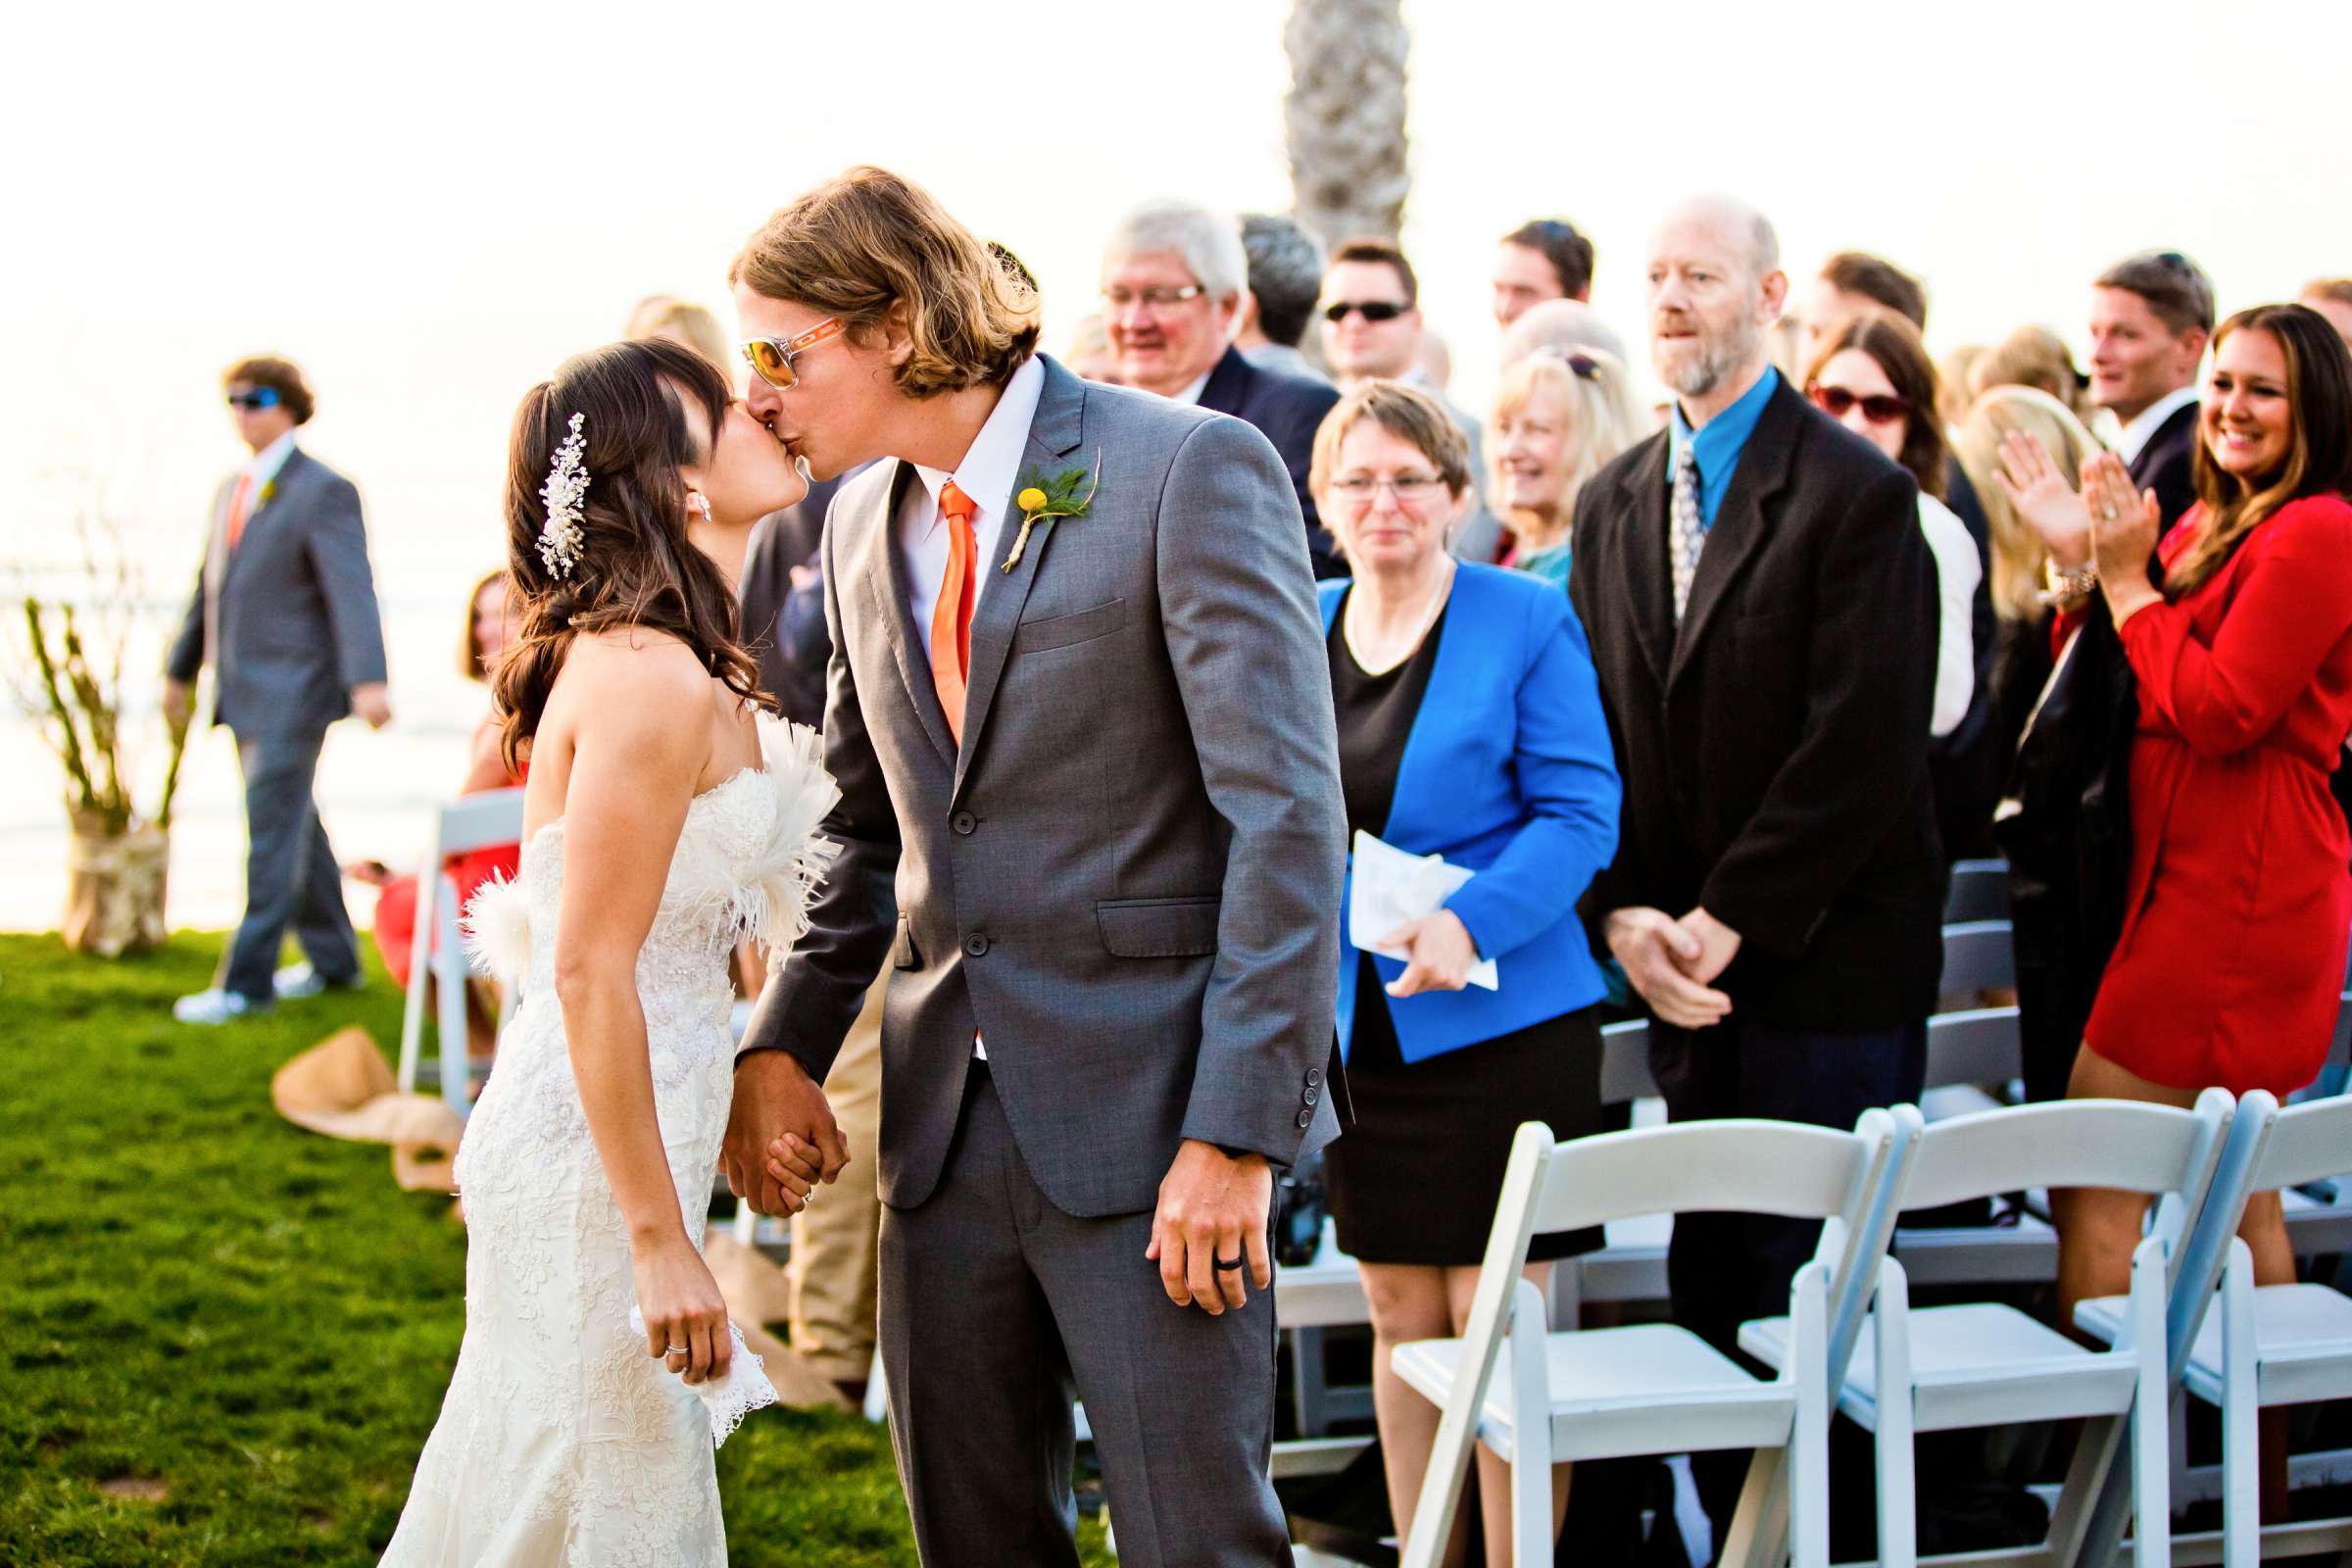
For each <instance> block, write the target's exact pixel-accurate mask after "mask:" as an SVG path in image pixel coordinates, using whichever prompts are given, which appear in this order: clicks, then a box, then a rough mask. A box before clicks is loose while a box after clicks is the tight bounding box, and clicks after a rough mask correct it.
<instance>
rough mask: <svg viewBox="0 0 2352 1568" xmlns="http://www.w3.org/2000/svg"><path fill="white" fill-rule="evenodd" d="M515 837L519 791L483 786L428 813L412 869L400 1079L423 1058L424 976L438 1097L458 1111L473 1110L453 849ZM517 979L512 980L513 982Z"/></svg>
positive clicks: (461, 851) (510, 997) (507, 1003)
mask: <svg viewBox="0 0 2352 1568" xmlns="http://www.w3.org/2000/svg"><path fill="white" fill-rule="evenodd" d="M521 842H522V791H521V790H519V789H506V790H483V791H481V792H479V793H478V794H474V795H466V796H461V797H459V798H458V799H457V800H454V801H450V802H448V803H446V804H445V805H443V806H442V807H441V808H440V809H439V810H438V811H437V812H436V813H435V814H434V817H433V837H432V842H431V843H430V844H428V845H427V846H426V847H425V854H424V859H423V861H422V863H421V868H420V869H419V870H418V871H417V924H416V928H415V932H414V936H413V939H412V941H411V944H410V949H409V952H410V958H409V997H408V1005H407V1008H406V1010H405V1011H404V1012H403V1013H402V1015H401V1021H400V1087H401V1089H402V1091H403V1092H404V1093H407V1092H412V1091H414V1090H415V1089H416V1087H417V1075H418V1070H419V1068H420V1066H421V1065H422V1063H421V1060H420V1053H421V1050H422V1046H423V1040H424V991H425V985H424V981H425V977H426V976H427V975H430V976H431V977H432V983H433V997H434V1003H435V1010H436V1012H437V1013H438V1019H437V1023H436V1027H435V1029H434V1042H433V1049H434V1058H433V1062H434V1068H435V1071H436V1073H437V1075H438V1077H439V1080H440V1086H441V1098H442V1099H443V1100H445V1101H447V1102H448V1103H449V1105H450V1108H452V1109H453V1110H455V1111H456V1112H457V1113H458V1114H459V1115H461V1116H469V1115H471V1114H472V1113H473V1098H472V1096H471V1094H470V1093H469V1091H470V1089H471V1088H472V1084H471V1081H470V1079H469V1076H468V1073H467V1068H466V944H465V940H464V938H463V937H462V936H461V935H460V933H459V928H458V919H459V916H461V915H462V914H464V913H465V911H464V910H463V909H460V908H459V907H458V884H457V881H456V879H455V878H453V877H451V875H450V874H449V871H448V867H447V862H448V859H449V858H450V857H451V856H453V855H466V854H469V853H470V852H472V851H474V850H486V849H491V848H493V847H495V846H497V845H501V844H519V843H521ZM519 984H520V982H519V980H518V981H517V982H516V985H517V986H518V985H519ZM514 1002H515V997H514V994H513V990H512V988H510V991H509V992H508V994H506V996H505V997H504V1000H503V1001H502V1003H501V1005H500V1010H499V1019H498V1022H499V1026H500V1027H501V1028H502V1029H503V1028H504V1027H505V1026H506V1021H507V1014H508V1012H509V1011H510V1010H511V1009H512V1007H513V1005H514Z"/></svg>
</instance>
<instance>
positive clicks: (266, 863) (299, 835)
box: [220, 732, 423, 1003]
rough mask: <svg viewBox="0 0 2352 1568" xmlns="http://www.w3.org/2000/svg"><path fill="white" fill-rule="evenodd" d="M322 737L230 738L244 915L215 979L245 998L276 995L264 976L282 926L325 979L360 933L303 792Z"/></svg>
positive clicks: (348, 961)
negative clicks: (241, 796)
mask: <svg viewBox="0 0 2352 1568" xmlns="http://www.w3.org/2000/svg"><path fill="white" fill-rule="evenodd" d="M325 739H326V737H325V735H324V734H323V733H318V732H314V733H309V734H295V735H255V736H246V735H239V736H238V737H237V763H238V765H239V766H240V767H242V768H243V769H244V770H245V832H246V849H245V918H244V919H243V920H241V921H239V922H238V924H237V934H236V935H235V936H234V937H233V938H231V939H230V941H229V945H228V954H227V956H226V957H225V958H223V959H222V961H221V982H220V983H221V990H223V991H234V992H237V993H239V994H240V995H242V996H243V997H244V998H245V999H246V1000H247V1001H249V1002H259V1003H268V1002H270V1001H273V1000H274V999H275V996H276V993H275V991H274V990H273V989H272V988H271V983H270V982H271V980H272V978H273V977H274V976H275V974H276V972H277V955H278V949H279V947H280V946H281V945H282V944H283V943H284V941H285V935H286V928H287V927H288V926H292V927H293V928H294V939H295V940H296V941H297V942H299V943H301V944H302V953H303V956H304V957H306V958H309V959H310V960H311V966H312V967H313V968H315V969H317V970H318V971H319V973H320V974H321V975H324V976H325V977H326V978H327V979H328V980H330V981H345V980H349V979H351V978H352V977H353V976H355V975H357V974H358V973H359V972H360V947H359V940H358V938H356V937H354V936H353V935H352V930H351V914H350V911H349V910H347V909H345V908H344V907H343V870H342V867H341V866H339V865H337V864H336V863H335V852H334V851H333V850H332V849H331V848H329V847H328V845H327V842H326V828H325V827H324V825H322V824H321V823H320V822H319V803H318V802H317V801H316V800H314V799H312V796H311V780H312V776H313V775H314V774H316V773H317V772H318V770H319V746H320V745H321V744H322V743H323V742H324V741H325ZM418 940H419V941H422V940H423V938H422V937H421V935H420V936H419V938H418Z"/></svg>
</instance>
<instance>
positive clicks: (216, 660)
mask: <svg viewBox="0 0 2352 1568" xmlns="http://www.w3.org/2000/svg"><path fill="white" fill-rule="evenodd" d="M235 491H236V481H235V480H234V479H230V480H227V481H225V482H223V483H222V484H221V489H220V491H219V493H217V494H216V495H215V496H214V497H213V525H212V529H211V531H210V532H209V533H208V534H207V535H206V546H205V555H204V564H202V565H201V566H199V567H198V568H197V572H196V592H195V595H194V597H193V598H192V599H190V601H189V603H188V613H187V616H186V618H185V619H184V620H183V621H182V622H181V625H180V630H179V636H178V638H177V640H176V641H174V642H173V643H172V655H171V658H170V659H169V660H168V661H167V662H166V663H165V673H166V674H168V675H170V676H171V677H172V679H173V680H177V681H193V680H195V678H196V674H197V671H198V670H200V669H202V668H203V667H204V665H205V664H206V663H207V662H210V663H211V664H212V666H213V722H214V723H216V724H226V725H228V726H229V727H230V728H231V729H234V730H236V731H237V732H238V733H240V734H245V735H280V734H299V733H307V732H312V731H322V730H324V729H325V728H326V726H327V725H329V724H331V723H333V722H334V721H335V720H336V719H338V718H342V717H344V716H345V715H347V714H348V713H350V711H351V689H352V688H353V687H354V686H361V685H365V684H367V683H368V682H369V681H380V680H382V679H383V678H384V627H383V620H382V618H381V616H380V615H378V613H376V607H375V578H374V575H373V573H371V572H370V571H369V570H368V530H367V528H366V526H365V525H364V524H363V523H362V522H361V520H360V493H359V491H358V490H357V489H355V488H354V487H353V486H352V482H351V481H350V480H349V479H346V478H344V477H343V476H342V475H341V474H339V473H337V472H335V470H334V469H332V468H330V467H328V466H326V465H325V464H323V463H320V462H319V461H318V460H317V459H315V458H312V457H310V456H309V455H308V454H306V453H305V452H304V451H303V450H302V449H301V448H300V447H297V448H295V449H294V451H293V452H292V453H290V454H289V455H288V456H287V458H286V462H285V466H283V467H281V468H279V469H278V470H277V477H276V478H274V479H272V480H271V481H270V483H269V484H268V485H267V486H265V487H264V490H263V498H262V500H261V501H260V503H259V504H258V505H256V506H255V507H254V508H253V509H252V511H251V512H250V513H249V514H248V515H246V519H245V531H244V534H243V536H242V537H241V538H240V539H239V540H238V542H237V548H236V549H235V550H234V551H233V552H232V551H231V550H230V549H229V548H228V505H229V499H230V497H231V496H232V495H233V494H234V493H235Z"/></svg>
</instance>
